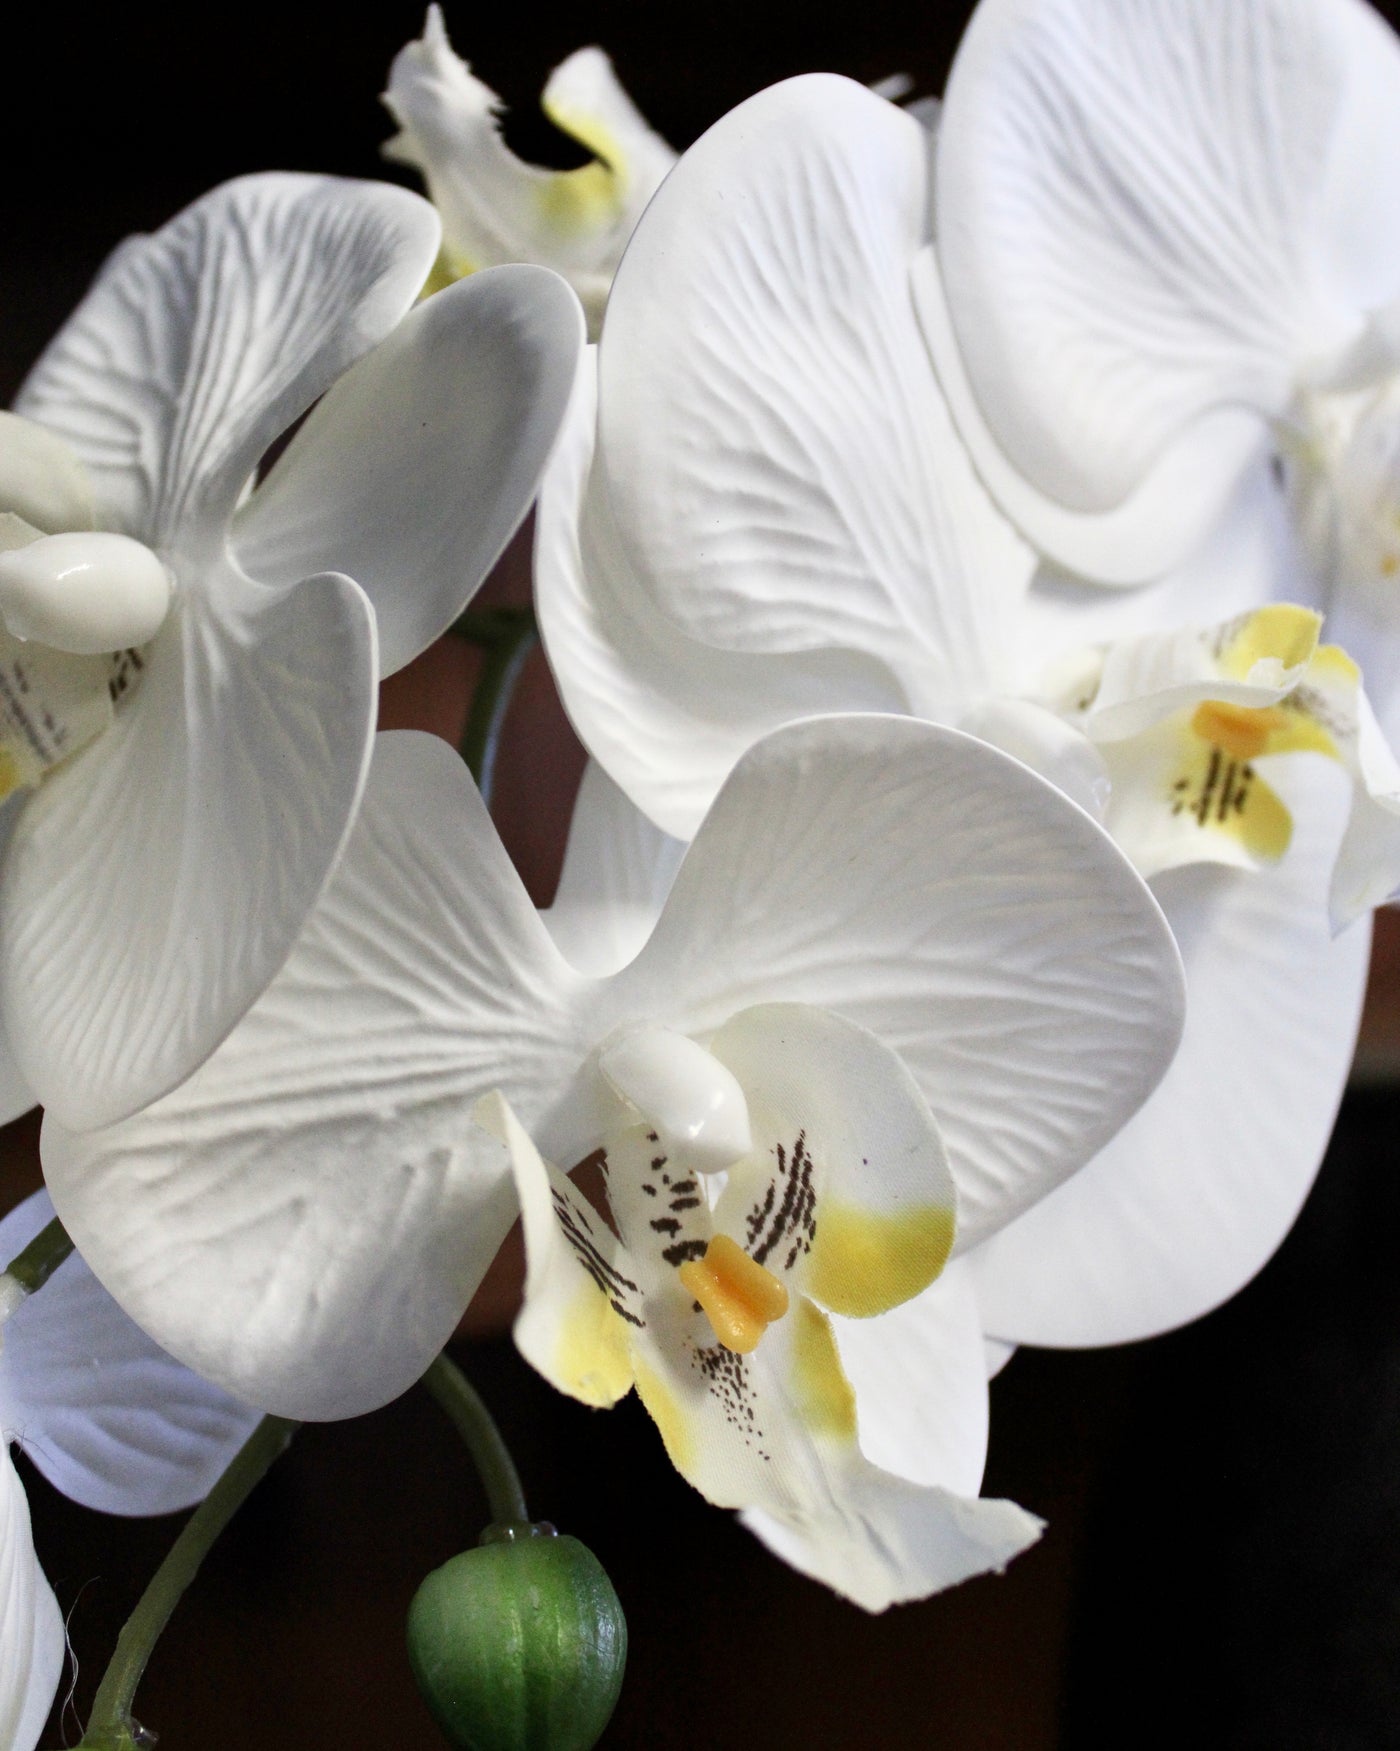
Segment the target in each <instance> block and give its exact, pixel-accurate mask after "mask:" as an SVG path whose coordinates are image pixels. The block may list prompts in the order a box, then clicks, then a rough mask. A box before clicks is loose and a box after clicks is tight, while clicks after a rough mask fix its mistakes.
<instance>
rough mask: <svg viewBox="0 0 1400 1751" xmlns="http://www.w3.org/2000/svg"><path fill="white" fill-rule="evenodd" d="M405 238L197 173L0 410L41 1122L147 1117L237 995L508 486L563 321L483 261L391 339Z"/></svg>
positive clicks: (407, 225) (3, 568) (420, 249)
mask: <svg viewBox="0 0 1400 1751" xmlns="http://www.w3.org/2000/svg"><path fill="white" fill-rule="evenodd" d="M438 229H439V228H438V222H437V219H436V217H435V215H434V214H433V212H432V209H431V208H430V207H429V206H428V205H427V203H426V202H424V201H422V200H421V199H420V198H419V197H418V196H416V195H411V194H408V193H407V192H406V191H404V190H401V189H395V188H390V187H388V186H384V185H378V184H373V183H355V182H344V181H338V180H334V179H331V178H325V177H310V176H291V175H268V176H255V177H249V178H246V179H243V180H241V181H238V182H233V183H229V184H227V185H226V186H225V187H223V188H220V189H216V190H215V191H214V192H213V193H212V194H209V195H207V196H205V197H204V198H203V199H202V200H200V201H198V202H196V203H195V205H194V206H192V207H191V208H189V209H188V211H186V212H185V213H183V214H181V215H180V216H179V217H178V218H176V219H174V220H173V221H172V222H171V223H170V224H169V225H167V226H166V227H165V228H164V229H163V230H161V231H160V232H158V233H156V234H155V235H154V236H152V237H140V238H133V239H131V240H130V241H129V242H127V243H126V244H124V245H123V246H122V247H121V248H120V249H119V250H118V251H117V252H116V254H115V255H114V256H113V258H112V259H111V261H110V262H109V263H108V265H107V266H106V268H105V269H104V270H103V272H102V273H101V275H100V276H99V278H98V280H97V283H96V285H95V286H94V287H93V289H92V290H91V292H90V293H89V294H88V296H87V298H86V300H85V301H84V303H83V304H82V305H81V306H80V307H79V309H78V311H77V312H76V314H75V315H74V316H73V317H72V319H71V320H70V321H69V322H68V324H67V325H66V326H65V328H64V329H63V330H62V331H61V333H60V334H59V335H58V337H57V338H56V339H55V340H54V341H53V343H52V344H51V345H50V347H49V348H48V350H47V352H46V353H45V354H44V356H43V358H42V359H41V360H40V362H39V364H38V365H37V366H36V368H35V369H34V371H33V372H32V374H31V375H30V377H29V379H28V381H27V382H26V383H25V385H24V388H23V390H22V391H21V394H20V398H19V401H18V404H17V409H18V417H16V416H6V417H5V418H4V420H3V421H0V511H3V512H4V513H6V514H5V515H3V516H0V548H3V549H5V550H6V551H0V615H3V616H4V619H5V622H6V624H7V627H8V634H7V635H6V636H4V637H3V638H0V786H5V785H7V786H9V787H11V788H13V786H14V785H15V784H20V785H24V786H26V787H29V788H30V791H31V794H30V795H29V796H28V798H27V800H25V801H24V803H23V806H22V807H19V809H18V814H17V818H15V819H13V820H11V819H10V818H9V816H8V815H7V817H6V825H7V826H8V827H9V828H10V829H11V832H10V839H9V846H8V851H7V854H6V859H5V865H4V877H3V882H2V883H0V1015H3V1028H4V1033H5V1035H6V1036H7V1037H8V1041H9V1044H10V1048H11V1050H12V1052H13V1054H14V1057H15V1059H16V1062H17V1064H18V1067H19V1071H20V1073H21V1077H22V1080H23V1082H24V1083H26V1084H27V1085H28V1087H29V1088H30V1089H31V1090H32V1092H33V1096H34V1097H35V1098H37V1099H40V1100H42V1101H43V1102H44V1103H45V1105H46V1106H48V1107H49V1108H50V1109H51V1110H53V1111H55V1112H57V1113H59V1114H61V1115H62V1116H63V1117H64V1119H65V1120H66V1121H67V1122H69V1123H70V1124H73V1125H79V1126H82V1125H95V1124H99V1123H105V1122H109V1121H110V1120H112V1119H114V1118H117V1117H120V1116H121V1115H123V1114H125V1113H127V1112H130V1111H132V1110H134V1109H135V1108H136V1107H138V1106H140V1105H142V1104H144V1103H145V1102H146V1101H148V1100H151V1099H154V1098H155V1097H156V1096H157V1095H159V1094H162V1093H163V1092H164V1091H165V1090H166V1089H167V1088H169V1087H171V1086H172V1085H173V1084H174V1083H176V1082H178V1081H179V1080H180V1079H181V1078H182V1077H183V1076H185V1075H187V1074H188V1073H189V1071H190V1070H192V1069H193V1068H194V1066H195V1065H196V1064H197V1063H199V1062H200V1061H201V1060H202V1059H203V1058H204V1057H206V1056H207V1055H208V1053H209V1052H210V1051H211V1050H212V1049H213V1047H214V1046H215V1045H216V1044H217V1043H218V1041H219V1040H220V1039H221V1038H222V1037H223V1035H224V1034H226V1033H227V1032H228V1030H229V1028H231V1027H232V1026H233V1024H234V1023H235V1022H236V1021H237V1020H238V1018H239V1017H240V1016H241V1015H242V1014H243V1013H244V1011H245V1010H246V1009H247V1008H248V1006H249V1004H250V1003H251V1002H252V1001H253V1000H254V998H255V997H256V996H257V995H258V994H259V992H260V991H262V990H263V989H264V988H265V987H266V985H267V983H268V981H269V980H270V979H271V978H272V976H273V974H274V973H275V972H276V971H277V968H278V967H279V966H280V965H281V963H282V961H283V959H284V958H285V957H286V954H287V952H288V950H289V949H290V947H291V945H292V942H293V940H294V939H295V937H296V935H297V932H298V931H299V930H300V928H301V926H302V923H303V921H304V919H305V917H306V915H307V913H308V912H309V911H310V909H311V907H312V905H313V904H314V903H315V900H316V897H317V895H318V894H319V893H320V891H321V888H322V887H323V885H324V883H325V880H326V877H327V875H328V874H329V872H330V870H331V869H332V867H333V866H334V864H335V861H336V859H337V857H338V856H339V853H340V850H341V848H342V846H343V843H344V840H345V835H346V832H347V830H348V828H349V825H350V822H351V820H352V818H353V816H354V812H355V808H356V806H357V803H358V799H359V795H360V791H361V788H362V785H363V782H364V773H365V768H366V766H367V763H368V760H369V755H370V748H371V744H372V738H373V730H374V719H375V689H376V683H377V681H378V679H379V676H380V675H381V674H386V673H389V672H391V671H392V670H394V669H397V668H398V667H400V666H401V665H402V664H403V663H405V662H407V661H408V660H409V658H410V657H412V656H413V655H415V654H416V653H417V652H418V651H419V650H421V649H422V648H423V647H424V646H425V645H426V644H427V643H428V642H430V640H431V639H432V638H434V637H435V636H436V635H437V634H438V633H439V632H441V631H442V630H443V628H444V627H445V626H446V625H447V624H448V623H449V622H450V620H451V619H452V618H453V616H454V614H455V613H456V612H457V611H458V609H459V608H460V606H461V603H462V601H463V600H464V598H465V597H466V596H468V595H469V594H470V593H471V591H472V590H473V589H474V588H475V587H476V585H477V583H478V582H479V581H480V579H481V578H482V577H483V576H484V575H485V572H486V570H487V569H488V567H489V566H490V564H491V563H492V561H493V560H494V559H495V557H496V555H497V553H498V552H499V551H500V549H501V547H502V546H503V545H504V543H505V541H506V539H507V538H508V537H509V535H510V533H511V531H512V530H513V529H514V528H515V526H516V525H517V524H518V522H519V521H520V518H521V517H522V516H523V514H524V512H525V510H526V508H527V507H528V505H529V502H530V500H531V498H532V497H533V495H534V491H535V487H536V483H537V479H538V475H539V472H540V470H541V468H542V466H543V462H544V459H545V456H546V454H547V452H548V449H549V446H550V444H551V442H552V440H553V437H554V433H555V429H556V427H557V424H558V421H559V418H560V415H561V412H562V409H563V405H564V402H565V400H566V397H567V391H568V385H569V383H570V382H571V381H572V377H573V371H574V368H575V359H576V355H577V350H578V347H579V346H580V344H581V321H580V318H579V314H578V310H577V306H576V304H575V301H574V300H573V298H572V296H571V295H570V294H569V292H568V291H567V289H566V288H565V287H564V286H563V285H562V284H560V282H559V281H558V280H557V278H556V277H555V276H553V275H552V274H549V273H547V272H545V271H544V270H542V269H538V268H510V269H501V270H498V271H497V272H496V273H495V274H491V275H483V276H480V277H479V278H478V279H476V280H474V281H473V282H472V283H471V284H470V285H463V286H461V287H454V288H451V289H450V291H449V292H448V293H446V294H444V295H443V296H442V297H440V298H435V299H432V300H430V301H429V302H428V303H426V304H425V305H423V306H422V307H421V308H420V309H418V310H416V311H414V312H413V313H412V314H411V315H410V316H408V317H407V318H406V320H404V321H402V322H400V319H401V318H403V317H404V316H405V312H406V311H408V310H409V309H410V306H411V305H412V303H413V300H414V298H415V296H416V294H417V292H418V290H419V288H420V286H421V284H422V281H423V276H424V275H425V274H426V273H427V271H428V269H429V267H430V266H431V263H432V259H433V255H434V252H435V250H436V248H437V241H438ZM396 325H398V326H396ZM391 331H392V333H391ZM376 343H377V344H376ZM313 403H318V405H316V406H315V408H314V411H313V412H312V413H311V414H310V416H309V417H308V418H307V419H306V421H305V423H304V425H303V426H302V428H301V430H300V431H299V432H298V433H297V435H296V437H295V438H294V439H293V441H292V442H291V444H290V445H289V446H288V448H287V449H286V452H285V454H284V455H283V456H282V457H281V459H280V460H279V461H278V463H277V464H276V466H275V467H274V468H273V469H272V471H271V472H270V474H268V475H267V478H266V479H265V480H264V481H262V482H261V484H255V478H256V475H257V473H258V470H259V468H260V466H261V465H262V464H263V461H264V458H265V456H266V453H267V451H268V448H269V446H270V445H272V444H273V443H274V442H276V441H277V440H278V439H279V438H280V437H282V436H283V435H284V434H285V433H286V432H287V430H288V428H289V427H291V426H292V425H294V424H295V422H296V421H297V420H298V419H299V418H300V417H301V416H302V415H303V414H305V413H306V411H307V409H308V408H310V407H311V406H312V404H313ZM94 528H95V530H96V531H99V532H94ZM352 580H353V581H352ZM83 744H86V745H83ZM21 1098H22V1097H21Z"/></svg>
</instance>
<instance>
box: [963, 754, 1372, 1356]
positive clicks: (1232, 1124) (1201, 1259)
mask: <svg viewBox="0 0 1400 1751" xmlns="http://www.w3.org/2000/svg"><path fill="white" fill-rule="evenodd" d="M1278 764H1279V765H1280V766H1281V767H1282V766H1283V765H1284V764H1285V763H1283V762H1279V763H1278ZM1287 766H1288V767H1289V770H1288V771H1286V772H1282V773H1281V774H1280V776H1279V778H1278V783H1279V784H1280V787H1281V788H1283V789H1284V790H1285V794H1286V795H1287V798H1288V801H1289V804H1290V806H1291V807H1292V810H1293V813H1294V818H1295V821H1296V830H1295V833H1294V838H1293V843H1292V845H1291V847H1290V848H1289V851H1288V854H1287V856H1286V857H1285V858H1284V860H1283V862H1282V863H1280V864H1279V865H1278V866H1277V867H1276V868H1274V869H1271V870H1268V871H1265V872H1262V873H1260V874H1258V875H1240V874H1238V873H1236V872H1234V871H1230V870H1222V869H1218V868H1205V867H1201V866H1197V867H1195V868H1192V869H1183V870H1178V871H1175V872H1174V873H1173V874H1171V875H1170V876H1165V877H1162V878H1160V879H1159V880H1158V881H1157V883H1156V884H1154V885H1155V887H1156V890H1157V892H1158V895H1159V897H1160V898H1161V900H1162V903H1163V905H1164V907H1165V909H1166V913H1167V917H1168V919H1169V921H1170V923H1171V925H1172V928H1173V930H1174V931H1175V933H1176V937H1177V940H1178V942H1179V943H1180V945H1181V950H1182V954H1183V956H1184V958H1185V962H1186V971H1187V991H1188V1002H1187V1008H1186V1031H1185V1034H1184V1036H1183V1039H1182V1044H1181V1050H1180V1051H1179V1053H1178V1054H1177V1057H1176V1059H1175V1061H1174V1063H1173V1064H1172V1067H1171V1069H1170V1071H1168V1073H1167V1076H1166V1078H1165V1079H1164V1080H1163V1082H1162V1085H1161V1087H1160V1088H1159V1089H1158V1090H1157V1092H1156V1093H1155V1094H1154V1095H1153V1096H1152V1098H1151V1099H1150V1100H1149V1101H1148V1103H1147V1104H1146V1106H1144V1107H1143V1109H1142V1111H1141V1112H1140V1113H1139V1114H1138V1115H1137V1117H1136V1118H1135V1119H1133V1120H1131V1121H1130V1122H1129V1123H1128V1124H1127V1125H1126V1126H1125V1127H1124V1129H1123V1130H1122V1131H1121V1132H1120V1133H1119V1134H1118V1136H1117V1137H1116V1138H1114V1140H1113V1141H1112V1142H1111V1143H1110V1144H1109V1145H1108V1147H1107V1148H1106V1149H1105V1150H1104V1151H1103V1153H1102V1154H1101V1155H1100V1156H1099V1157H1098V1158H1097V1160H1095V1161H1093V1162H1091V1163H1090V1165H1089V1166H1088V1167H1086V1168H1084V1169H1083V1170H1082V1171H1081V1172H1080V1173H1077V1174H1076V1175H1075V1176H1074V1178H1073V1179H1072V1180H1071V1181H1069V1183H1068V1184H1066V1185H1063V1186H1061V1187H1060V1188H1059V1190H1058V1191H1055V1192H1053V1193H1052V1194H1051V1195H1050V1197H1048V1198H1047V1199H1045V1200H1044V1202H1043V1203H1041V1204H1039V1205H1037V1206H1036V1208H1035V1209H1034V1210H1030V1211H1028V1212H1027V1213H1026V1214H1025V1215H1024V1216H1021V1217H1020V1218H1018V1220H1017V1221H1015V1222H1014V1223H1012V1224H1011V1226H1010V1227H1009V1228H1006V1229H1003V1230H1002V1232H1001V1233H1000V1234H998V1235H996V1236H994V1237H993V1238H992V1239H991V1240H989V1241H988V1242H987V1243H986V1244H985V1245H984V1246H981V1247H978V1248H977V1249H976V1251H975V1252H974V1253H972V1254H970V1255H969V1257H968V1263H969V1264H971V1265H974V1266H975V1268H976V1271H977V1290H978V1298H979V1300H980V1301H981V1303H982V1308H983V1316H984V1321H985V1324H986V1327H987V1330H988V1331H989V1332H991V1333H993V1334H994V1335H995V1336H996V1337H998V1338H1002V1339H1006V1340H1009V1341H1012V1342H1016V1343H1034V1344H1056V1345H1092V1344H1108V1343H1123V1342H1126V1341H1128V1340H1130V1339H1133V1338H1140V1337H1146V1336H1149V1335H1150V1334H1152V1333H1154V1332H1158V1331H1163V1330H1166V1329H1168V1328H1169V1327H1172V1326H1176V1325H1180V1324H1182V1323H1184V1322H1185V1321H1187V1320H1190V1319H1194V1318H1196V1317H1198V1316H1199V1315H1200V1314H1202V1313H1205V1312H1206V1311H1207V1310H1208V1309H1209V1308H1211V1307H1213V1306H1215V1305H1216V1303H1217V1302H1219V1301H1222V1300H1224V1299H1225V1297H1226V1296H1228V1295H1231V1294H1233V1293H1234V1292H1235V1290H1236V1289H1238V1288H1240V1287H1241V1285H1242V1284H1244V1283H1245V1282H1247V1281H1248V1279H1249V1278H1250V1277H1251V1276H1253V1274H1254V1273H1255V1272H1256V1271H1257V1270H1258V1269H1259V1268H1260V1266H1261V1265H1262V1264H1263V1263H1264V1262H1265V1260H1266V1259H1267V1258H1268V1257H1269V1255H1270V1254H1271V1253H1272V1252H1273V1250H1274V1248H1275V1247H1276V1246H1277V1245H1278V1243H1279V1242H1280V1240H1282V1238H1283V1236H1284V1235H1285V1234H1286V1233H1287V1231H1288V1229H1289V1227H1290V1225H1291V1224H1292V1222H1293V1219H1294V1217H1295V1216H1296V1214H1297V1212H1298V1207H1299V1205H1300V1204H1301V1203H1302V1200H1303V1197H1304V1196H1305V1194H1306V1192H1307V1190H1308V1187H1309V1186H1310V1185H1311V1184H1312V1180H1313V1176H1314V1174H1315V1173H1316V1171H1317V1167H1318V1164H1319V1162H1320V1161H1321V1159H1322V1153H1323V1150H1324V1149H1325V1147H1326V1144H1327V1139H1328V1135H1329V1133H1330V1131H1331V1128H1332V1120H1333V1117H1334V1115H1335V1112H1336V1108H1337V1102H1338V1100H1339V1099H1340V1097H1341V1092H1342V1088H1343V1085H1344V1083H1345V1081H1346V1075H1347V1067H1348V1065H1349V1063H1350V1061H1351V1052H1352V1044H1353V1041H1354V1039H1355V1033H1356V1024H1357V1018H1358V1015H1359V1011H1360V1004H1361V995H1362V991H1363V989H1364V986H1365V980H1366V963H1367V948H1368V943H1369V931H1368V930H1367V929H1366V927H1365V926H1364V925H1358V926H1356V927H1354V928H1353V929H1351V930H1349V931H1347V932H1346V933H1345V934H1344V935H1343V936H1341V937H1339V938H1336V939H1333V937H1332V936H1331V934H1330V931H1329V929H1328V926H1327V920H1326V913H1325V899H1326V893H1327V886H1328V877H1329V873H1330V869H1331V863H1332V859H1333V857H1334V856H1335V854H1336V846H1337V840H1338V837H1339V835H1340V833H1341V830H1342V823H1343V821H1344V819H1345V816H1346V809H1347V796H1346V790H1347V786H1346V784H1345V781H1344V779H1343V776H1342V774H1341V773H1340V772H1339V771H1338V770H1337V769H1336V768H1335V767H1332V766H1331V765H1329V764H1327V763H1324V762H1323V761H1321V760H1313V761H1311V762H1306V763H1301V764H1300V763H1298V762H1292V761H1290V762H1288V763H1287Z"/></svg>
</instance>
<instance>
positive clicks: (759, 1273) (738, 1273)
mask: <svg viewBox="0 0 1400 1751" xmlns="http://www.w3.org/2000/svg"><path fill="white" fill-rule="evenodd" d="M676 1275H677V1276H678V1277H679V1278H680V1280H681V1284H682V1287H683V1288H684V1289H685V1290H686V1292H687V1294H690V1295H693V1296H694V1297H695V1299H696V1300H697V1301H698V1302H699V1303H700V1305H701V1307H702V1308H704V1310H705V1317H706V1318H707V1319H708V1320H709V1322H710V1324H711V1326H712V1327H713V1328H714V1334H715V1336H716V1337H717V1338H718V1339H719V1341H720V1343H722V1344H723V1345H724V1347H725V1349H726V1350H734V1351H735V1352H736V1353H737V1354H739V1355H741V1356H747V1355H748V1354H749V1352H750V1351H751V1350H756V1349H757V1348H758V1341H759V1339H760V1338H761V1337H762V1336H763V1334H764V1332H766V1331H767V1329H768V1327H769V1326H770V1325H772V1323H773V1321H774V1320H775V1319H781V1318H782V1317H783V1315H784V1314H785V1313H786V1312H787V1310H788V1292H787V1290H786V1288H784V1286H783V1285H782V1283H780V1282H779V1281H778V1279H777V1278H776V1277H775V1276H774V1275H773V1273H772V1271H770V1270H769V1269H768V1267H767V1266H766V1265H760V1264H758V1263H757V1262H756V1261H755V1260H754V1259H751V1258H750V1257H749V1255H748V1254H747V1253H746V1252H745V1251H744V1249H743V1247H741V1246H740V1245H739V1243H738V1241H736V1240H731V1239H730V1237H729V1236H728V1235H727V1234H717V1235H715V1237H714V1239H713V1240H711V1242H710V1244H709V1246H708V1247H706V1249H705V1256H704V1258H702V1259H689V1260H687V1262H686V1263H685V1264H683V1265H682V1266H681V1267H680V1269H679V1270H678V1271H677V1272H676Z"/></svg>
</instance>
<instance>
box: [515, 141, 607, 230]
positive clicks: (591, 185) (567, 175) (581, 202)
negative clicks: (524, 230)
mask: <svg viewBox="0 0 1400 1751" xmlns="http://www.w3.org/2000/svg"><path fill="white" fill-rule="evenodd" d="M586 143H588V144H591V142H586ZM536 199H537V200H538V202H539V207H540V213H541V215H542V216H543V218H544V219H545V221H546V223H547V224H549V225H552V226H553V227H554V229H555V230H556V231H562V232H564V233H565V234H566V235H568V234H572V233H575V232H580V231H589V230H591V229H593V228H594V227H595V226H597V225H599V224H600V223H609V222H611V221H612V220H613V219H615V218H616V217H617V215H618V213H619V212H620V211H621V208H622V199H621V194H620V190H619V185H618V179H617V177H616V176H614V174H613V172H612V171H611V170H610V169H609V168H608V166H607V165H606V164H581V165H580V166H579V167H578V169H577V170H561V171H560V172H559V173H558V175H557V176H551V177H550V179H549V181H548V182H542V183H541V184H540V185H539V188H538V190H537V191H536Z"/></svg>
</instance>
